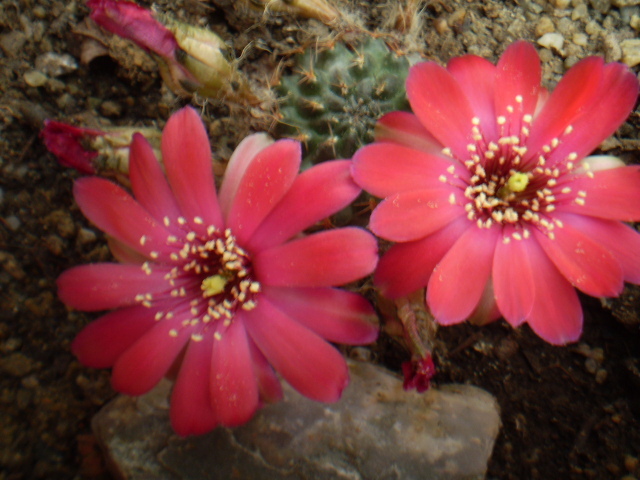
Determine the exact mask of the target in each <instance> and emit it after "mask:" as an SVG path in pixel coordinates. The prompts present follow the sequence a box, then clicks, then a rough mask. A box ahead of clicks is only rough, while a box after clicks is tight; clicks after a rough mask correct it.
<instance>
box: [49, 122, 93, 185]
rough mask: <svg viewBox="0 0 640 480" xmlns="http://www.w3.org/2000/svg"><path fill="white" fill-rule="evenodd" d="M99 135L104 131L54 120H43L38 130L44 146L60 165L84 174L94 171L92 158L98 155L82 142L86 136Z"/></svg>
mask: <svg viewBox="0 0 640 480" xmlns="http://www.w3.org/2000/svg"><path fill="white" fill-rule="evenodd" d="M99 135H104V132H101V131H100V130H92V129H88V128H79V127H74V126H72V125H68V124H66V123H62V122H56V121H55V120H45V121H44V128H43V129H42V132H40V136H41V137H42V141H43V142H44V146H45V147H47V150H49V151H50V152H51V153H53V154H54V155H55V156H56V157H57V158H58V161H59V162H60V163H61V164H62V165H64V166H65V167H71V168H75V169H76V170H78V171H79V172H80V173H86V174H94V173H96V169H95V168H94V167H93V162H92V160H93V159H94V158H96V157H97V156H98V152H96V151H92V150H87V149H86V148H84V146H83V145H82V143H83V140H85V139H86V138H92V137H96V136H99Z"/></svg>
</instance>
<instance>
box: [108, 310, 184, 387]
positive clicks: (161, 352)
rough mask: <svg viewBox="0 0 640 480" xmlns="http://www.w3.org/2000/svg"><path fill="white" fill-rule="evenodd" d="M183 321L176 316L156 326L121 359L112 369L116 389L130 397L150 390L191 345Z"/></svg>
mask: <svg viewBox="0 0 640 480" xmlns="http://www.w3.org/2000/svg"><path fill="white" fill-rule="evenodd" d="M187 314H188V312H187ZM184 319H185V317H184V316H181V315H176V316H175V317H174V318H172V319H171V320H167V319H165V320H162V321H160V322H157V323H156V325H154V326H153V328H151V330H149V331H148V332H147V333H146V334H144V335H143V336H142V337H141V338H140V339H139V340H138V341H137V342H135V343H134V344H133V345H131V347H129V348H128V349H127V350H126V351H125V352H124V353H123V354H122V355H120V357H119V358H118V360H117V361H116V363H115V365H114V366H113V375H112V377H111V384H112V385H113V388H114V389H115V390H117V391H118V392H121V393H125V394H127V395H142V394H143V393H147V392H148V391H149V390H151V389H152V388H153V387H154V386H155V385H156V384H157V383H158V382H159V381H160V380H161V379H162V377H164V376H165V374H166V373H167V371H168V370H169V367H171V365H172V364H173V362H174V361H175V360H176V358H177V357H178V355H179V354H180V352H181V351H182V349H183V348H184V346H185V345H186V344H187V342H188V341H189V337H190V334H191V331H190V329H186V328H181V325H180V322H181V321H182V320H184Z"/></svg>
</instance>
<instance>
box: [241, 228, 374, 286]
mask: <svg viewBox="0 0 640 480" xmlns="http://www.w3.org/2000/svg"><path fill="white" fill-rule="evenodd" d="M377 250H378V245H377V242H376V240H375V238H374V237H373V235H371V234H370V233H368V232H366V231H365V230H362V229H360V228H355V227H346V228H340V229H337V230H327V231H323V232H319V233H315V234H313V235H309V236H308V237H304V238H301V239H298V240H293V241H291V242H289V243H285V244H284V245H278V246H277V247H273V248H270V249H268V250H263V251H262V252H258V253H257V254H256V255H255V257H254V258H253V267H254V269H255V271H256V277H257V278H258V279H259V280H260V282H262V283H264V284H265V285H272V286H276V287H277V286H282V287H333V286H336V285H343V284H345V283H349V282H352V281H354V280H358V279H359V278H362V277H364V276H365V275H368V274H370V273H371V272H373V270H374V269H375V267H376V263H377V261H378V255H377Z"/></svg>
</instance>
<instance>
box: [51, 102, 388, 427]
mask: <svg viewBox="0 0 640 480" xmlns="http://www.w3.org/2000/svg"><path fill="white" fill-rule="evenodd" d="M162 154H163V158H164V165H165V168H166V177H165V174H164V173H163V171H162V169H161V167H160V165H159V164H158V161H157V160H156V158H155V156H154V155H153V153H152V150H151V147H150V146H149V144H148V143H147V141H146V140H145V139H144V137H142V136H141V135H139V134H136V135H135V136H134V140H133V142H132V145H131V159H130V178H131V185H132V190H133V196H131V195H130V194H129V193H127V192H126V191H125V190H123V189H122V188H121V187H119V186H118V185H115V184H114V183H111V182H110V181H108V180H106V179H103V178H99V177H89V178H83V179H80V180H78V181H77V182H76V184H75V187H74V195H75V198H76V201H77V202H78V205H79V206H80V208H81V210H82V212H83V213H84V214H85V215H86V216H87V218H89V219H90V220H91V221H92V222H93V223H95V224H96V225H97V226H98V227H99V228H100V229H102V230H103V231H104V232H105V233H107V234H108V235H109V237H110V245H111V250H112V252H113V254H114V256H115V257H116V258H117V259H118V260H120V261H121V262H122V264H115V263H100V264H94V265H84V266H79V267H75V268H72V269H70V270H68V271H66V272H64V273H63V274H62V275H61V276H60V278H59V280H58V288H59V295H60V298H61V299H62V301H63V302H65V303H66V304H67V305H69V306H71V307H73V308H77V309H80V310H87V311H97V310H113V311H111V312H110V313H107V314H106V315H104V316H102V317H101V318H99V319H98V320H96V321H95V322H93V323H91V324H89V325H88V326H87V327H86V328H85V329H84V330H83V331H82V332H81V333H80V334H79V335H78V337H77V338H76V339H75V340H74V342H73V345H72V350H73V352H74V353H75V354H76V355H77V356H78V358H79V359H80V361H81V362H82V363H84V364H85V365H88V366H90V367H95V368H104V367H113V376H112V383H113V386H114V388H115V389H116V390H118V391H120V392H123V393H126V394H129V395H141V394H143V393H145V392H147V391H148V390H150V389H151V388H152V387H153V386H154V385H155V384H156V383H158V381H159V380H160V379H162V377H164V376H165V375H167V374H168V372H170V371H171V372H174V371H176V370H177V379H176V382H175V386H174V389H173V393H172V396H171V414H170V415H171V421H172V424H173V426H174V428H175V430H176V432H178V433H179V434H182V435H187V434H199V433H204V432H207V431H209V430H211V429H213V428H214V427H215V426H216V425H225V426H233V425H239V424H242V423H244V422H246V421H248V420H249V419H250V418H251V417H252V415H253V414H254V413H255V411H256V409H257V408H258V407H259V406H260V404H261V402H262V401H275V400H278V399H279V398H280V396H281V395H282V392H281V387H280V384H279V381H278V378H277V377H276V374H275V372H274V369H275V371H277V372H278V373H279V374H280V375H282V377H284V379H285V380H287V381H288V382H289V383H290V384H291V385H292V386H293V387H294V388H296V389H297V390H298V391H299V392H300V393H302V394H303V395H306V396H307V397H309V398H312V399H314V400H318V401H324V402H333V401H336V400H338V398H339V397H340V395H341V392H342V390H343V389H344V388H345V386H346V385H347V383H348V371H347V366H346V363H345V360H344V359H343V357H342V355H341V354H340V353H339V352H338V351H337V350H336V349H335V348H334V347H332V346H331V345H330V344H329V343H327V340H328V341H332V342H341V343H350V344H365V343H369V342H371V341H373V340H374V339H375V338H376V335H377V328H376V326H375V324H374V322H373V321H372V319H373V318H374V311H373V309H372V308H371V306H370V305H369V304H368V303H367V302H366V301H365V300H364V298H362V297H361V296H359V295H357V294H355V293H351V292H347V291H343V290H339V289H335V288H333V287H334V286H336V285H341V284H344V283H347V282H351V281H354V280H357V279H359V278H362V277H364V276H365V275H368V274H369V273H371V272H372V271H373V270H374V268H375V265H376V262H377V253H376V250H377V245H376V241H375V239H374V238H373V236H372V235H371V234H370V233H368V232H366V231H365V230H362V229H359V228H341V229H335V230H330V231H322V232H319V233H315V234H312V235H308V236H305V235H302V234H301V232H302V230H304V229H306V228H307V227H309V226H312V225H314V224H315V223H316V222H318V221H319V220H321V219H323V218H325V217H326V216H328V215H331V214H333V213H335V212H336V211H338V210H340V209H341V208H343V207H344V206H346V205H348V204H349V203H350V202H351V201H352V200H353V199H354V198H355V197H356V196H357V195H358V193H359V188H358V187H357V186H356V185H355V184H354V183H353V181H352V180H351V177H350V174H349V167H350V162H349V161H347V160H336V161H333V162H327V163H325V164H322V165H320V166H317V167H314V168H312V169H309V170H307V171H306V172H304V173H302V174H300V175H298V168H299V166H300V158H301V148H300V144H299V143H298V142H295V141H293V140H280V141H277V142H275V143H273V142H272V141H271V140H270V139H269V138H268V137H267V136H266V135H264V134H256V135H252V136H250V137H248V138H246V139H245V140H244V141H243V142H242V143H241V144H240V145H239V146H238V148H237V150H236V151H235V153H234V154H233V156H232V158H231V160H230V162H229V165H228V167H227V173H226V175H225V178H224V181H223V182H222V185H221V188H220V192H219V195H218V194H216V189H215V187H214V178H213V174H212V168H211V153H210V146H209V142H208V139H207V135H206V132H205V128H204V125H203V124H202V122H201V120H200V119H199V117H198V115H197V114H196V113H195V111H194V110H192V109H191V108H184V109H182V110H180V111H179V112H177V113H176V114H174V115H173V116H172V117H171V118H170V119H169V121H168V122H167V125H166V127H165V130H164V133H163V136H162Z"/></svg>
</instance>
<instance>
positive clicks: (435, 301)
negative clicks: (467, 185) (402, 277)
mask: <svg viewBox="0 0 640 480" xmlns="http://www.w3.org/2000/svg"><path fill="white" fill-rule="evenodd" d="M499 235H500V230H499V229H497V228H477V227H476V226H475V225H474V226H471V228H469V229H467V231H466V232H465V233H464V234H462V236H461V237H460V238H459V239H458V240H457V241H456V243H455V244H454V245H453V246H452V247H451V249H450V250H449V251H448V252H447V253H446V254H445V256H444V257H443V258H442V260H441V261H440V263H439V264H438V265H436V267H435V269H434V271H433V274H432V275H431V278H430V279H429V285H428V287H427V302H428V304H429V308H430V309H431V313H432V314H433V316H434V318H435V319H436V321H437V322H438V323H440V324H442V325H451V324H454V323H459V322H461V321H463V320H465V319H466V318H467V317H468V316H469V315H471V313H472V312H473V311H474V309H475V308H476V306H477V305H478V302H479V301H480V297H481V296H482V292H483V291H484V289H485V285H486V284H487V280H488V279H489V276H490V274H491V265H492V263H493V253H494V250H495V248H496V241H497V239H498V236H499Z"/></svg>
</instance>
